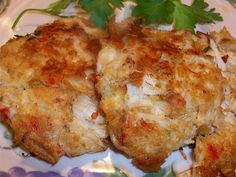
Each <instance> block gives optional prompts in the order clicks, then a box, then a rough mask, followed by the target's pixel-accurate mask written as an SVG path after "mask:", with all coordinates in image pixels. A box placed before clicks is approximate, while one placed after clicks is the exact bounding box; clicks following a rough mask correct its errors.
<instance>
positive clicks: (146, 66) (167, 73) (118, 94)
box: [97, 20, 232, 171]
mask: <svg viewBox="0 0 236 177" xmlns="http://www.w3.org/2000/svg"><path fill="white" fill-rule="evenodd" d="M122 23H123V24H120V25H117V26H115V27H114V26H112V25H111V28H110V33H111V34H110V38H109V39H107V40H104V41H103V42H102V49H101V51H100V52H99V55H98V62H97V73H98V84H97V88H98V91H99V93H100V94H101V96H102V100H101V103H100V105H101V108H102V110H103V111H104V112H105V115H106V117H105V119H106V122H107V125H108V130H109V133H110V137H111V140H112V142H113V143H114V145H115V146H116V147H117V148H118V149H119V150H121V151H123V152H125V153H126V154H127V155H128V156H129V157H131V158H133V162H134V163H135V164H136V165H137V166H138V167H140V168H141V169H143V170H145V171H157V170H159V169H160V166H161V165H162V164H163V162H164V161H165V159H166V158H167V157H168V155H170V153H171V152H172V151H173V150H176V149H178V148H180V147H182V146H184V145H186V144H188V142H189V140H191V139H192V138H194V137H196V136H197V135H198V132H201V129H206V128H204V127H207V129H209V132H214V131H215V128H214V124H213V123H214V122H215V121H216V120H218V119H221V118H222V116H223V114H222V109H221V104H222V102H223V100H224V89H225V88H226V87H227V83H228V82H227V81H226V79H225V78H224V77H223V76H222V74H221V70H220V69H219V68H218V67H217V65H216V63H215V60H214V57H213V56H211V55H210V54H208V53H206V49H208V47H209V45H210V39H209V36H208V35H206V34H203V33H197V34H196V35H193V34H191V32H189V31H170V32H168V31H159V30H156V29H154V28H148V27H146V28H143V27H140V26H139V24H137V23H136V22H132V20H131V22H130V23H127V22H122ZM122 25H125V27H123V26H122ZM116 31H119V32H118V33H117V32H116ZM209 138H210V137H209ZM213 138H214V136H213ZM199 141H200V140H199ZM212 141H213V140H212ZM231 147H232V146H231ZM231 160H232V159H231Z"/></svg>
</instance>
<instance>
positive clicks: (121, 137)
mask: <svg viewBox="0 0 236 177" xmlns="http://www.w3.org/2000/svg"><path fill="white" fill-rule="evenodd" d="M118 141H119V142H120V143H121V144H122V145H124V144H125V141H126V133H125V132H124V131H122V132H121V133H120V134H119V135H118Z"/></svg>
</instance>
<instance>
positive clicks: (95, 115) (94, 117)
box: [91, 111, 99, 120]
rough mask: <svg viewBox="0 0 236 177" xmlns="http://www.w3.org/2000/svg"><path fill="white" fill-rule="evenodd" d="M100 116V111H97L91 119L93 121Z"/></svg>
mask: <svg viewBox="0 0 236 177" xmlns="http://www.w3.org/2000/svg"><path fill="white" fill-rule="evenodd" d="M98 115H99V113H98V111H96V112H94V113H93V114H92V115H91V117H92V119H93V120H96V119H97V118H98Z"/></svg>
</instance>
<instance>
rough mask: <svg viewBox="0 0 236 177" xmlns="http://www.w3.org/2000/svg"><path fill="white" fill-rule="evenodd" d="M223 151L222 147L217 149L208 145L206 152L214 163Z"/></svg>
mask: <svg viewBox="0 0 236 177" xmlns="http://www.w3.org/2000/svg"><path fill="white" fill-rule="evenodd" d="M223 151H224V147H222V148H220V149H217V148H216V147H215V146H214V145H212V144H208V152H209V153H210V157H211V159H212V160H214V161H216V160H218V159H219V155H220V154H221V153H222V152H223Z"/></svg>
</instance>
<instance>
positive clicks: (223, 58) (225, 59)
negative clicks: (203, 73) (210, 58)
mask: <svg viewBox="0 0 236 177" xmlns="http://www.w3.org/2000/svg"><path fill="white" fill-rule="evenodd" d="M228 58H229V55H224V56H223V57H221V59H222V60H223V62H224V63H227V61H228Z"/></svg>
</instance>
